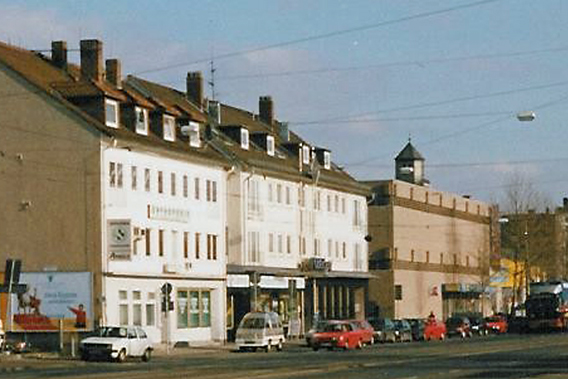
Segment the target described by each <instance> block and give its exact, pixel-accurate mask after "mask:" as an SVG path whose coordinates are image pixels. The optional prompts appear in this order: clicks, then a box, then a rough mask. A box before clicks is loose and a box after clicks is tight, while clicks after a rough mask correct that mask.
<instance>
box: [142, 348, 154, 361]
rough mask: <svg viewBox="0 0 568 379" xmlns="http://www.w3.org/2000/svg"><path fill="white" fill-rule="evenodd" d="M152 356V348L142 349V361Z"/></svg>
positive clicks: (148, 359)
mask: <svg viewBox="0 0 568 379" xmlns="http://www.w3.org/2000/svg"><path fill="white" fill-rule="evenodd" d="M151 358H152V350H151V349H146V350H145V351H144V354H142V361H143V362H150V359H151Z"/></svg>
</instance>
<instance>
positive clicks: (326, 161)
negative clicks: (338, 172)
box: [323, 151, 331, 170]
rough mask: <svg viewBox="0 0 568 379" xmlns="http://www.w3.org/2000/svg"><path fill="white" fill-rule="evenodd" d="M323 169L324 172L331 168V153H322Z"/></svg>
mask: <svg viewBox="0 0 568 379" xmlns="http://www.w3.org/2000/svg"><path fill="white" fill-rule="evenodd" d="M323 167H324V168H325V169H326V170H329V169H330V168H331V153H330V152H329V151H324V152H323Z"/></svg>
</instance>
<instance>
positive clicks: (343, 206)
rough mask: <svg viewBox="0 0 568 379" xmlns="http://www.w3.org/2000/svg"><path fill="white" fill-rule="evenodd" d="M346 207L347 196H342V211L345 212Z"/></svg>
mask: <svg viewBox="0 0 568 379" xmlns="http://www.w3.org/2000/svg"><path fill="white" fill-rule="evenodd" d="M345 208H346V207H345V198H344V197H342V198H341V213H343V214H345V211H346V209H345Z"/></svg>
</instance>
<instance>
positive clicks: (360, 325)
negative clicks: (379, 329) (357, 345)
mask: <svg viewBox="0 0 568 379" xmlns="http://www.w3.org/2000/svg"><path fill="white" fill-rule="evenodd" d="M351 324H353V326H354V327H355V328H356V329H359V330H360V331H361V334H362V336H363V344H365V345H372V344H374V343H375V329H373V327H372V326H371V324H369V322H368V321H367V320H353V321H351Z"/></svg>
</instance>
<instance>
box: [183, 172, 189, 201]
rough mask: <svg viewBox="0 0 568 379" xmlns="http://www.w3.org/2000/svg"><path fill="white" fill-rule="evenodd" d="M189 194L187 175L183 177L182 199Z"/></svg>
mask: <svg viewBox="0 0 568 379" xmlns="http://www.w3.org/2000/svg"><path fill="white" fill-rule="evenodd" d="M188 193H189V185H188V182H187V175H184V176H183V197H187V196H188Z"/></svg>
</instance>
